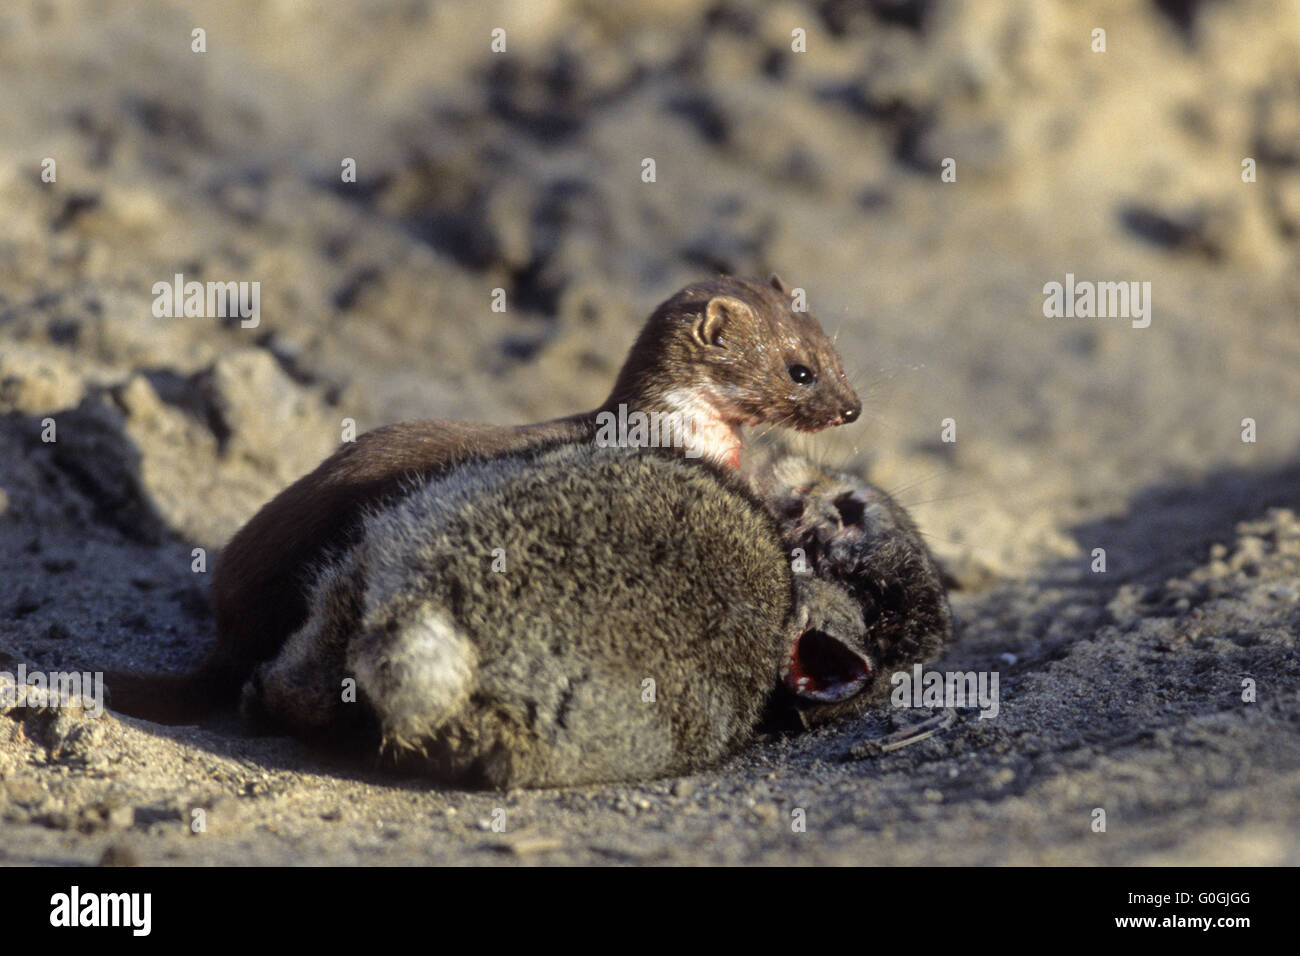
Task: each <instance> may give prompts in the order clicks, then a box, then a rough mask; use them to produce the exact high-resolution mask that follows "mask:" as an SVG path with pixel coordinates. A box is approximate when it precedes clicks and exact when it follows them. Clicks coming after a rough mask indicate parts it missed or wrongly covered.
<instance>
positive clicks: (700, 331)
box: [695, 295, 754, 348]
mask: <svg viewBox="0 0 1300 956" xmlns="http://www.w3.org/2000/svg"><path fill="white" fill-rule="evenodd" d="M753 318H754V313H753V312H752V311H751V310H750V308H749V306H747V305H746V304H745V303H744V302H741V301H740V300H739V299H733V298H732V297H731V296H729V295H715V296H714V297H713V298H712V299H710V300H709V304H708V305H706V306H705V307H704V312H703V314H702V315H701V316H700V317H699V318H698V319H697V320H696V322H695V340H696V341H697V342H699V343H700V344H701V345H712V346H716V347H718V348H722V347H723V345H722V343H723V333H724V332H725V331H726V329H727V326H728V325H731V324H734V323H737V322H744V321H745V320H747V319H748V320H752V319H753Z"/></svg>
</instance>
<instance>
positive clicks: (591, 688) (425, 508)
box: [243, 444, 855, 788]
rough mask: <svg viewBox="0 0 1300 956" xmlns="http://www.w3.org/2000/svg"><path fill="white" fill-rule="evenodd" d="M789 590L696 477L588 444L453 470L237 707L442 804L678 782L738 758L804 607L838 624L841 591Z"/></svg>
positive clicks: (372, 546) (716, 480) (732, 503)
mask: <svg viewBox="0 0 1300 956" xmlns="http://www.w3.org/2000/svg"><path fill="white" fill-rule="evenodd" d="M802 587H803V585H801V584H797V583H796V581H795V580H794V577H793V575H792V574H791V570H790V567H789V563H788V559H787V556H786V554H785V551H784V550H783V548H782V544H781V541H780V537H779V534H778V532H777V528H776V525H775V522H774V521H773V519H772V517H771V515H770V514H769V513H768V511H767V509H766V508H765V507H764V505H763V504H762V502H761V501H759V500H758V499H757V498H755V497H754V496H753V495H752V493H751V492H750V491H749V490H748V487H747V485H746V484H745V482H744V481H743V479H741V478H739V477H738V476H736V475H735V474H734V473H732V472H730V471H729V470H726V469H722V468H719V467H717V466H716V465H713V464H702V463H699V462H689V461H685V460H683V459H682V458H681V457H680V456H673V455H667V454H663V453H662V452H658V451H653V450H635V449H623V448H600V447H597V446H595V445H593V444H577V445H562V446H559V447H556V448H553V449H550V450H546V451H543V452H541V453H529V452H525V453H522V454H512V455H505V456H500V457H497V458H494V459H491V460H488V461H483V462H472V463H468V464H466V465H464V466H462V467H460V468H457V469H455V470H454V471H452V472H450V473H448V474H447V475H445V476H443V477H441V478H435V479H431V480H429V481H427V482H425V483H423V484H422V485H421V486H420V487H419V488H417V489H416V490H414V491H412V492H411V493H410V494H409V495H407V496H406V497H404V498H402V499H401V500H399V501H397V502H395V503H392V504H390V505H388V506H386V507H384V508H381V509H378V510H377V511H375V512H373V513H371V514H370V515H368V516H367V517H366V519H365V521H364V523H363V526H362V529H361V534H360V536H359V540H358V541H357V543H356V544H355V545H353V546H352V547H351V548H349V549H347V550H346V551H344V552H343V553H341V554H339V555H338V556H336V557H333V558H331V559H330V560H328V561H326V562H325V563H324V564H323V565H322V566H321V567H320V568H319V569H318V577H317V581H316V584H315V586H314V588H313V590H312V598H311V613H310V615H309V617H308V619H307V621H306V623H305V625H304V626H303V627H302V628H301V629H299V630H298V631H297V632H295V633H294V634H293V635H291V636H290V638H289V639H288V641H287V642H286V643H285V645H284V647H283V649H282V650H281V652H280V654H279V655H278V656H277V657H276V658H275V659H273V660H271V661H268V662H266V663H263V664H261V665H260V666H259V667H258V668H257V669H256V671H255V673H254V676H253V678H252V679H251V680H250V681H249V682H248V684H247V685H246V686H245V689H244V694H243V707H244V711H245V715H246V716H248V717H250V718H253V719H257V720H259V721H260V722H262V723H264V724H266V725H269V727H271V728H275V729H280V730H290V731H293V732H296V733H300V734H305V735H309V736H312V735H319V736H322V737H327V738H330V739H337V738H338V737H339V736H340V731H342V730H346V729H349V728H352V727H354V726H364V725H365V724H366V723H368V722H370V721H372V720H373V721H374V722H375V723H376V724H377V727H378V730H379V732H380V734H381V736H382V740H383V741H384V743H385V747H384V750H385V752H386V753H389V754H391V755H393V756H395V757H396V758H398V762H399V763H400V764H401V765H403V766H407V767H415V768H418V769H420V770H423V771H425V772H427V773H429V774H431V775H432V776H434V777H435V778H437V779H439V780H442V781H444V782H448V783H455V784H459V785H466V786H483V787H494V788H510V787H541V786H562V785H568V784H581V783H593V782H602V781H615V780H634V779H646V778H652V777H659V776H665V775H671V774H680V773H686V772H689V771H692V770H696V769H699V768H701V767H705V766H709V765H711V764H713V763H716V762H717V761H719V760H721V759H722V758H723V757H725V756H727V755H728V754H729V753H731V752H732V751H734V750H735V749H736V747H738V746H739V745H740V744H742V743H744V742H745V741H746V740H747V739H748V738H749V736H750V734H751V733H752V731H753V729H754V727H755V726H756V725H757V723H758V721H759V719H760V717H761V716H762V713H763V709H764V706H765V704H766V702H767V699H768V697H769V696H770V695H771V693H772V691H773V689H774V688H775V687H776V686H777V682H778V678H779V674H780V668H781V664H782V661H783V659H784V658H785V657H786V656H787V654H788V650H789V648H791V647H793V646H794V645H795V642H796V636H797V634H796V631H797V628H799V627H800V626H801V625H804V626H806V623H807V618H808V617H809V610H808V607H807V606H806V605H807V604H808V603H809V601H808V599H807V598H805V597H804V595H805V594H810V595H816V597H817V599H820V600H821V601H824V602H825V603H829V604H836V602H838V608H839V610H840V612H841V615H842V616H843V617H845V618H846V619H851V617H852V615H853V613H854V610H855V608H854V605H853V603H852V601H851V599H850V598H849V597H848V595H847V593H846V592H845V591H843V590H842V589H838V588H837V587H836V586H834V585H829V586H828V589H829V597H827V596H825V595H823V594H822V593H821V592H820V591H818V590H815V589H810V590H808V591H806V592H805V591H803V590H799V592H798V595H797V594H796V589H797V588H802ZM812 603H817V601H816V600H814V601H813V602H812ZM349 678H351V679H354V680H355V683H356V690H357V695H356V700H357V702H355V703H353V702H347V701H345V700H344V696H345V695H344V689H345V686H346V685H345V681H346V680H347V679H349Z"/></svg>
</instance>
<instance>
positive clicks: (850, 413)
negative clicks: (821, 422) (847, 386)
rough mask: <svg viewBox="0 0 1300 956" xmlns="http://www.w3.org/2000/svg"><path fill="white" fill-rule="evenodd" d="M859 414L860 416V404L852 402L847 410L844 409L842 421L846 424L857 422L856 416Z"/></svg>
mask: <svg viewBox="0 0 1300 956" xmlns="http://www.w3.org/2000/svg"><path fill="white" fill-rule="evenodd" d="M861 414H862V403H861V402H854V403H853V404H852V405H850V406H849V407H848V408H846V409H844V421H845V422H846V423H847V422H855V421H857V420H858V416H859V415H861Z"/></svg>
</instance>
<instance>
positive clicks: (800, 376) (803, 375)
mask: <svg viewBox="0 0 1300 956" xmlns="http://www.w3.org/2000/svg"><path fill="white" fill-rule="evenodd" d="M788 371H789V372H790V378H792V379H794V381H795V382H796V383H798V384H799V385H811V384H812V383H813V382H815V381H817V376H816V375H814V374H813V373H812V370H811V369H809V368H808V366H807V365H791V366H790V368H789V369H788Z"/></svg>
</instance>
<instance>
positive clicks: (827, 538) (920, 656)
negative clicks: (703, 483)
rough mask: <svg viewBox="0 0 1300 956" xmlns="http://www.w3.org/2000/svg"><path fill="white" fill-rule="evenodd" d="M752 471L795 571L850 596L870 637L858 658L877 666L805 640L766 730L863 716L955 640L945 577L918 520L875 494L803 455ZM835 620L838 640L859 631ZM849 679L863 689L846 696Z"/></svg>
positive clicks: (807, 636) (818, 637) (811, 634)
mask: <svg viewBox="0 0 1300 956" xmlns="http://www.w3.org/2000/svg"><path fill="white" fill-rule="evenodd" d="M751 467H752V469H753V476H752V479H751V481H752V485H753V488H754V490H755V491H756V492H757V493H758V494H759V495H761V496H762V499H763V501H764V502H765V503H766V506H767V508H768V510H769V511H770V512H771V514H772V515H773V516H774V517H775V518H776V521H777V526H778V529H779V531H780V534H781V539H782V542H783V545H784V547H785V548H786V550H787V552H789V553H790V554H791V555H792V557H793V564H794V566H795V567H796V568H798V569H799V571H800V572H802V574H803V575H805V576H808V577H811V578H814V579H817V580H820V581H824V582H828V583H833V584H837V585H839V586H842V587H843V588H845V589H847V590H848V592H849V593H850V594H851V595H852V596H853V599H854V605H855V607H856V609H857V611H858V613H859V615H860V621H856V622H852V624H859V623H860V625H861V626H862V627H863V628H864V629H865V630H864V632H863V633H864V636H863V641H862V643H861V644H860V645H859V646H858V647H857V650H859V651H860V652H861V654H862V657H863V659H865V660H867V661H869V662H870V665H871V669H870V673H869V674H866V675H863V674H860V673H858V672H856V671H855V666H856V665H855V662H854V661H853V660H852V659H851V658H848V657H845V656H844V655H843V654H842V653H841V649H840V647H839V646H838V642H836V641H826V640H825V639H824V635H823V634H822V633H820V632H818V631H816V630H808V631H805V632H803V633H802V634H801V636H800V638H799V644H798V646H796V647H795V648H793V649H792V652H791V654H790V655H788V657H787V659H786V660H785V662H784V663H783V665H782V670H781V677H782V682H781V683H782V687H783V688H784V691H785V692H784V693H778V694H777V695H776V696H775V697H774V698H773V701H772V707H771V708H770V711H769V716H770V718H771V722H770V724H769V726H774V727H775V726H792V725H793V726H814V725H817V724H821V723H825V722H826V721H828V720H832V719H835V718H841V717H846V716H852V715H854V714H857V713H860V712H861V711H863V710H864V709H866V708H867V707H869V706H871V705H873V704H876V703H878V702H880V701H881V700H883V699H884V698H885V697H887V696H888V695H889V693H890V691H891V690H892V687H893V685H892V683H891V681H890V678H891V676H892V675H893V674H895V673H897V672H898V671H902V670H907V669H909V668H911V666H912V665H913V664H916V663H918V662H924V661H928V660H931V659H932V658H934V657H937V656H938V654H939V652H940V650H942V648H943V647H944V645H945V644H947V643H948V642H949V641H950V640H951V638H952V612H951V610H950V609H949V606H948V593H947V590H946V589H945V588H944V585H943V581H942V577H941V575H940V572H939V569H938V567H937V566H936V564H935V561H934V558H933V556H932V555H931V554H930V550H929V548H928V547H926V544H925V541H924V539H923V538H922V537H921V533H920V532H919V531H918V530H917V528H916V525H915V523H914V522H913V521H912V518H911V516H910V515H908V513H907V512H906V511H905V510H904V509H903V508H902V506H900V505H899V504H898V503H897V502H896V501H894V500H893V498H891V497H890V496H889V495H887V494H886V493H885V492H883V491H881V490H880V489H879V488H876V487H875V486H874V485H871V484H869V483H867V482H865V481H863V480H861V479H860V478H857V477H855V476H854V475H850V474H847V473H843V472H838V471H834V470H832V469H827V468H824V467H821V466H819V465H816V464H814V463H813V462H811V461H809V460H808V459H806V458H803V457H801V456H798V455H789V454H779V455H772V456H770V457H769V458H767V460H765V461H762V462H758V463H754V464H752V465H751ZM828 614H829V620H828V622H827V626H828V627H829V628H830V629H831V631H832V632H834V631H835V628H836V627H837V626H838V627H840V628H841V629H842V630H843V629H850V628H851V627H852V625H843V624H837V622H836V619H835V617H834V614H833V611H832V610H829V609H828ZM809 662H814V663H815V664H816V666H815V668H810V667H809V666H808V663H809ZM846 680H849V681H853V680H859V681H860V682H861V683H860V685H859V686H860V690H859V691H858V692H857V693H854V694H852V695H849V694H846V693H845V688H844V687H843V686H842V685H843V682H844V681H846ZM792 716H793V717H795V718H797V723H793V724H792V722H791V721H790V720H789V718H790V717H792Z"/></svg>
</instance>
